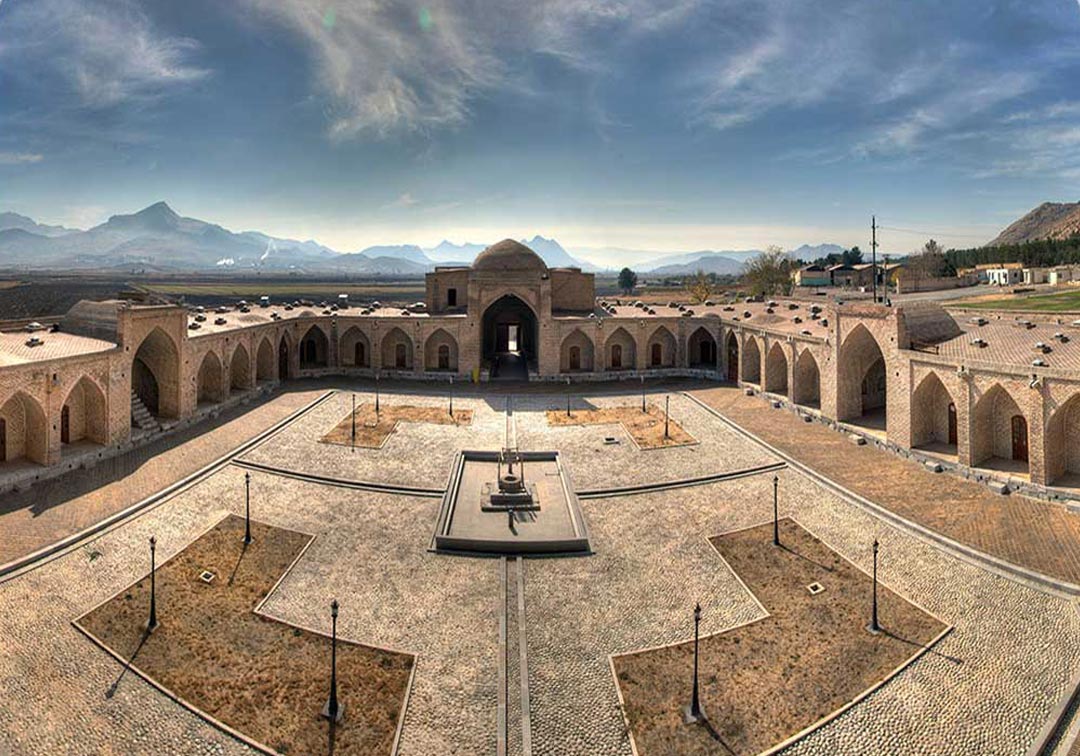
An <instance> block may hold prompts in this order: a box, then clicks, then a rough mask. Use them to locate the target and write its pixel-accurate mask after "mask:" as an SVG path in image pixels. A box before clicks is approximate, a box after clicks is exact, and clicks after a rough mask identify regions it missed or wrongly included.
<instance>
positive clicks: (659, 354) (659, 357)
mask: <svg viewBox="0 0 1080 756" xmlns="http://www.w3.org/2000/svg"><path fill="white" fill-rule="evenodd" d="M650 351H651V354H650V355H649V359H650V360H651V364H652V367H660V365H661V363H663V361H664V347H663V346H662V345H661V344H659V343H656V344H653V345H652V349H651V350H650Z"/></svg>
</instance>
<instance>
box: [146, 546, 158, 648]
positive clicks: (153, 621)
mask: <svg viewBox="0 0 1080 756" xmlns="http://www.w3.org/2000/svg"><path fill="white" fill-rule="evenodd" d="M156 549H157V538H155V537H154V536H150V620H149V621H148V622H147V623H146V631H147V632H153V631H154V630H156V629H157V626H158V621H157V585H156V584H155V575H154V573H155V572H157V563H156V559H155V556H154V552H155V551H156Z"/></svg>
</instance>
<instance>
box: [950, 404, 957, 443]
mask: <svg viewBox="0 0 1080 756" xmlns="http://www.w3.org/2000/svg"><path fill="white" fill-rule="evenodd" d="M949 443H950V444H952V445H953V446H956V405H955V404H953V403H952V402H949Z"/></svg>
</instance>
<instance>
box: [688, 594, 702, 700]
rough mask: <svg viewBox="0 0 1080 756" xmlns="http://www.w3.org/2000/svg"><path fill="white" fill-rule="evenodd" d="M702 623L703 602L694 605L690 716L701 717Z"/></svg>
mask: <svg viewBox="0 0 1080 756" xmlns="http://www.w3.org/2000/svg"><path fill="white" fill-rule="evenodd" d="M700 625H701V604H697V605H695V606H694V693H693V696H692V697H691V699H690V716H691V717H693V719H694V721H697V720H699V719H701V718H702V717H701V696H700V695H699V694H698V637H699V636H698V628H699V626H700Z"/></svg>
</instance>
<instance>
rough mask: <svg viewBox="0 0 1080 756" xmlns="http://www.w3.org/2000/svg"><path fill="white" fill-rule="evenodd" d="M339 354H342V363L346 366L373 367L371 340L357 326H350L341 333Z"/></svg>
mask: <svg viewBox="0 0 1080 756" xmlns="http://www.w3.org/2000/svg"><path fill="white" fill-rule="evenodd" d="M338 354H339V355H341V364H342V365H344V366H345V367H354V368H366V367H371V341H370V340H369V339H368V337H367V334H365V333H364V332H363V331H361V330H360V328H359V327H357V326H349V328H348V329H347V330H346V331H345V333H343V334H342V335H341V346H340V348H339V349H338Z"/></svg>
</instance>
